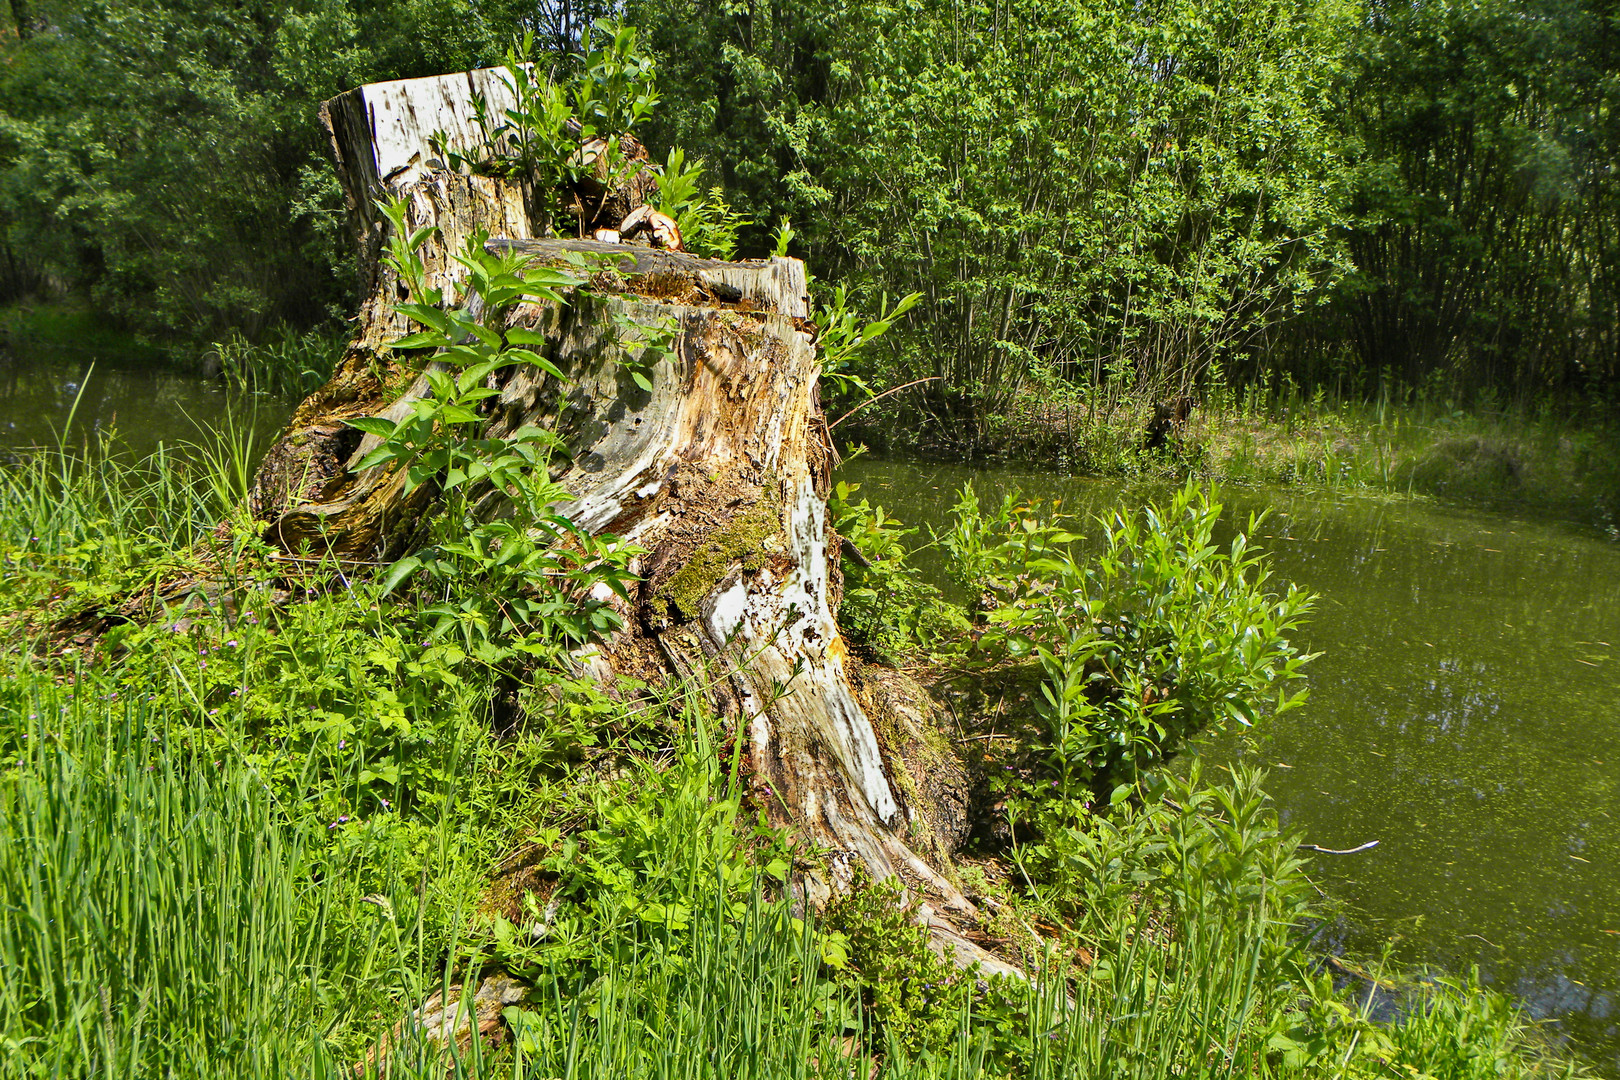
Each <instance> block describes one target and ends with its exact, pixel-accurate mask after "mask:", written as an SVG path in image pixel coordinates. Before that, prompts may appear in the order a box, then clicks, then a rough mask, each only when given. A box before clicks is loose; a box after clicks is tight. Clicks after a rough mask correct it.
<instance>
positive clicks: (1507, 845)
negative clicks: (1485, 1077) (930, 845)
mask: <svg viewBox="0 0 1620 1080" xmlns="http://www.w3.org/2000/svg"><path fill="white" fill-rule="evenodd" d="M970 477H971V478H972V479H973V480H974V483H975V485H976V487H977V488H978V490H979V492H980V495H981V497H984V496H990V497H991V498H995V499H999V498H1000V495H1001V493H1002V492H1003V491H1005V490H1007V489H1008V488H1009V487H1010V486H1012V485H1013V484H1017V485H1019V486H1020V487H1022V488H1023V490H1024V491H1025V492H1027V493H1030V494H1035V495H1039V496H1042V497H1045V498H1061V499H1062V500H1063V501H1064V504H1065V506H1066V507H1067V509H1069V510H1070V511H1071V512H1074V513H1077V514H1080V515H1083V516H1087V517H1089V516H1090V515H1093V514H1097V513H1107V512H1109V511H1111V510H1112V509H1113V508H1115V507H1118V506H1121V505H1129V504H1139V503H1140V502H1141V501H1142V499H1143V498H1144V497H1148V496H1150V495H1152V494H1153V492H1152V491H1151V490H1147V489H1141V488H1138V489H1135V490H1132V489H1128V488H1123V487H1121V486H1120V485H1117V484H1107V483H1098V482H1095V481H1083V480H1072V479H1067V478H1061V477H1055V476H1043V475H1038V474H1012V473H1004V472H996V473H978V474H975V473H973V472H970V471H969V470H966V469H960V468H950V467H932V466H930V467H915V466H905V465H892V464H887V463H875V462H868V461H861V460H857V461H854V462H851V463H850V464H849V465H848V466H846V468H845V469H844V471H843V472H842V473H841V474H840V479H846V480H852V481H856V482H859V483H860V484H861V494H862V495H865V496H869V497H870V498H872V500H873V501H874V502H881V503H882V504H883V505H884V506H885V508H887V509H888V510H889V511H890V512H892V513H894V514H896V515H897V516H899V517H900V518H901V519H902V520H903V521H906V522H907V523H908V524H927V523H936V524H938V523H941V522H943V521H945V520H946V519H947V518H948V516H949V508H950V506H951V504H952V502H954V494H955V491H956V489H957V488H958V487H959V486H960V484H961V483H962V482H963V481H964V480H966V479H969V478H970ZM1225 501H1226V502H1227V504H1228V507H1229V511H1228V515H1227V519H1228V521H1229V522H1230V521H1234V520H1240V519H1246V518H1247V516H1248V514H1249V513H1251V512H1257V511H1259V510H1261V509H1263V508H1264V507H1265V505H1266V504H1267V503H1271V504H1272V505H1273V507H1274V511H1273V513H1272V515H1271V516H1270V517H1269V518H1268V519H1266V520H1265V521H1264V522H1263V523H1262V525H1261V526H1260V528H1259V529H1258V530H1257V538H1258V539H1259V540H1260V541H1261V543H1262V544H1263V546H1264V547H1266V548H1267V549H1268V550H1270V551H1271V552H1272V553H1273V565H1274V567H1275V570H1276V573H1277V575H1278V578H1279V580H1278V585H1279V587H1281V586H1284V585H1286V583H1288V582H1295V583H1297V584H1299V585H1300V586H1301V587H1303V588H1305V589H1308V590H1310V591H1312V592H1315V593H1317V594H1319V597H1320V599H1319V601H1318V604H1317V608H1316V611H1315V613H1314V614H1313V615H1312V617H1311V618H1310V620H1309V625H1308V628H1307V632H1306V634H1305V640H1304V642H1303V644H1305V645H1306V646H1307V647H1309V648H1311V649H1313V650H1319V651H1321V652H1322V654H1323V655H1322V656H1321V657H1320V658H1319V659H1318V660H1317V661H1315V662H1314V663H1313V664H1312V665H1311V666H1310V668H1309V673H1310V687H1311V700H1310V702H1309V704H1308V705H1306V706H1305V707H1304V708H1303V709H1300V710H1298V711H1296V712H1294V713H1291V714H1289V715H1287V716H1285V717H1283V718H1282V719H1281V720H1279V721H1277V722H1276V723H1274V724H1271V725H1269V727H1268V730H1267V731H1266V733H1265V736H1264V741H1263V742H1262V743H1261V744H1259V745H1254V744H1253V743H1247V742H1245V741H1244V740H1241V739H1236V738H1229V739H1226V740H1223V741H1221V742H1219V743H1217V744H1216V745H1215V746H1213V747H1211V748H1210V749H1209V750H1208V751H1207V753H1209V754H1211V755H1213V756H1215V757H1217V758H1226V759H1230V758H1233V757H1247V758H1249V759H1250V760H1255V761H1257V762H1259V763H1261V764H1263V765H1265V766H1266V767H1267V768H1268V769H1269V770H1270V780H1269V783H1268V788H1269V790H1270V791H1271V792H1272V794H1273V795H1274V796H1275V797H1276V800H1277V804H1278V807H1279V809H1280V811H1281V814H1282V817H1283V819H1284V820H1285V821H1287V822H1289V823H1291V824H1297V825H1300V826H1302V827H1304V828H1306V829H1307V830H1308V831H1309V833H1310V838H1311V840H1312V842H1314V843H1317V844H1320V845H1322V846H1323V847H1328V848H1338V849H1344V848H1351V847H1355V846H1356V845H1358V844H1361V843H1364V842H1365V841H1368V840H1374V839H1376V840H1378V841H1380V843H1379V846H1378V847H1377V848H1374V849H1372V850H1371V851H1367V852H1363V853H1361V854H1358V855H1351V856H1342V857H1335V856H1330V855H1322V856H1318V857H1317V858H1316V860H1315V863H1314V875H1315V876H1316V877H1317V879H1318V881H1319V883H1320V884H1322V886H1323V887H1324V888H1325V889H1326V890H1327V891H1328V892H1329V893H1330V894H1331V895H1333V896H1334V897H1336V898H1338V899H1340V900H1342V901H1343V902H1344V904H1345V906H1346V914H1345V916H1344V917H1343V919H1341V920H1340V921H1339V922H1338V923H1336V924H1334V925H1332V926H1331V927H1326V928H1323V935H1324V939H1325V940H1329V941H1332V942H1334V943H1335V944H1336V945H1338V946H1340V947H1342V948H1344V949H1347V950H1349V951H1351V952H1360V953H1365V954H1370V955H1376V954H1377V953H1378V950H1379V947H1380V946H1381V944H1382V943H1383V942H1384V941H1385V940H1387V939H1390V938H1396V939H1398V943H1397V957H1398V958H1399V959H1400V960H1402V961H1403V962H1406V963H1435V964H1439V965H1443V966H1444V967H1446V968H1449V969H1450V970H1452V971H1462V970H1465V969H1466V968H1467V967H1468V966H1470V965H1474V964H1477V965H1479V967H1480V970H1481V974H1482V976H1483V977H1484V978H1486V979H1487V980H1489V981H1491V982H1493V983H1494V984H1495V985H1497V986H1499V987H1501V988H1503V989H1506V990H1510V991H1512V992H1514V993H1516V994H1518V995H1519V996H1520V997H1521V998H1523V999H1524V1000H1525V1001H1526V1002H1527V1003H1528V1004H1529V1005H1530V1007H1531V1008H1532V1009H1533V1011H1534V1012H1535V1013H1536V1014H1537V1015H1540V1016H1551V1017H1558V1018H1560V1020H1561V1023H1562V1025H1563V1026H1564V1028H1565V1029H1566V1030H1567V1031H1569V1032H1570V1033H1571V1035H1572V1037H1574V1038H1575V1039H1576V1040H1577V1042H1578V1043H1580V1044H1581V1045H1582V1046H1583V1047H1584V1048H1585V1049H1586V1050H1587V1052H1588V1053H1590V1054H1592V1055H1593V1056H1595V1057H1597V1058H1599V1059H1602V1060H1606V1061H1609V1062H1614V1063H1620V1015H1617V1012H1616V998H1617V997H1620V890H1617V888H1616V885H1617V883H1620V871H1617V869H1616V868H1617V867H1620V822H1617V820H1616V815H1617V814H1620V724H1617V723H1616V720H1617V719H1620V547H1617V546H1616V545H1614V544H1613V543H1610V542H1607V541H1605V540H1603V539H1602V538H1601V537H1600V536H1598V535H1597V534H1596V533H1593V532H1590V531H1587V530H1584V529H1581V528H1579V527H1577V526H1570V525H1563V524H1559V523H1554V522H1545V521H1524V520H1517V519H1514V518H1511V517H1505V516H1500V515H1495V514H1485V513H1478V512H1473V511H1466V510H1456V509H1446V508H1441V507H1436V506H1432V505H1418V504H1411V503H1406V502H1399V501H1396V502H1391V501H1385V500H1376V499H1368V498H1333V497H1317V496H1302V495H1300V494H1297V493H1291V492H1282V493H1274V494H1269V495H1260V494H1256V493H1253V492H1237V491H1234V492H1228V493H1226V496H1225ZM1092 531H1095V530H1092ZM923 562H924V564H925V566H927V565H928V564H929V562H930V557H929V556H927V555H925V556H924V557H923ZM933 569H934V570H935V571H936V572H937V564H935V565H934V566H933Z"/></svg>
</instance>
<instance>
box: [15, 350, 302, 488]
mask: <svg viewBox="0 0 1620 1080" xmlns="http://www.w3.org/2000/svg"><path fill="white" fill-rule="evenodd" d="M97 352H98V354H92V353H90V352H88V351H80V350H75V349H64V348H59V347H58V348H52V347H47V346H42V345H30V344H28V343H26V342H20V343H19V342H14V343H11V344H9V345H0V452H4V451H8V450H13V451H14V450H17V449H21V448H25V447H31V446H56V445H57V443H58V439H59V438H63V437H65V439H66V442H67V444H68V445H70V446H84V445H91V446H94V445H96V444H97V443H98V441H99V439H100V436H101V435H103V434H116V435H117V438H118V442H119V443H120V444H121V445H122V447H123V448H124V449H126V450H128V451H129V452H130V453H133V454H138V455H145V454H149V453H151V452H152V451H153V450H154V449H156V448H157V445H158V443H159V442H163V443H167V444H170V445H171V446H172V445H176V444H179V443H184V442H195V441H198V440H200V439H203V438H204V437H205V436H206V428H207V427H208V426H211V425H216V424H219V423H221V422H222V420H223V419H224V418H225V417H226V415H227V414H229V415H230V416H232V417H233V418H234V419H235V421H236V422H237V423H238V424H241V425H245V426H247V427H248V428H250V429H251V430H252V431H253V432H254V433H255V435H256V441H257V444H258V446H259V448H260V450H261V452H262V451H263V449H265V448H266V447H267V446H268V441H269V439H270V438H271V437H273V436H274V435H275V433H276V431H277V430H278V429H279V428H280V427H281V425H282V424H283V423H285V422H286V419H287V417H288V415H289V414H290V413H291V411H292V407H291V404H290V403H288V402H285V401H281V400H279V399H276V398H270V397H267V396H265V395H254V394H233V393H230V392H228V391H227V390H226V389H225V387H224V385H223V384H222V383H221V382H220V381H219V380H218V379H209V378H205V377H203V376H201V375H198V374H196V373H195V372H193V371H189V370H187V369H185V368H182V367H177V366H176V367H169V366H164V365H154V364H153V362H152V360H151V359H150V358H147V357H139V356H131V355H121V354H119V353H117V352H111V353H109V352H108V351H106V350H98V351H97ZM70 419H71V423H70ZM0 460H3V458H0Z"/></svg>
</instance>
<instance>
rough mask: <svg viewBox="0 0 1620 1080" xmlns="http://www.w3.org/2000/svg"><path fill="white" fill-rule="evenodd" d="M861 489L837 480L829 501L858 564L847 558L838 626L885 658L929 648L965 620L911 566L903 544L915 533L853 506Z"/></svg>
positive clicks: (877, 510)
mask: <svg viewBox="0 0 1620 1080" xmlns="http://www.w3.org/2000/svg"><path fill="white" fill-rule="evenodd" d="M859 490H860V485H859V484H851V483H847V482H845V481H839V483H838V485H837V486H836V487H835V488H834V489H833V493H832V497H831V498H830V499H829V500H828V501H827V512H828V514H829V515H830V516H831V518H832V521H833V528H834V529H836V530H837V531H838V534H839V535H840V536H842V537H844V538H845V539H847V540H848V541H849V542H850V543H852V544H854V545H855V548H856V550H858V551H859V552H860V553H861V559H862V560H864V561H861V560H856V559H847V558H846V559H845V560H844V563H843V566H844V599H843V603H842V605H841V606H840V608H839V612H838V626H839V629H840V630H841V631H843V633H844V634H845V636H847V637H848V638H849V639H850V640H851V641H853V642H855V643H857V644H859V645H864V646H866V647H867V648H870V649H873V650H875V651H876V652H878V653H880V654H884V655H891V656H893V655H897V654H903V653H905V652H908V651H911V650H914V649H917V648H929V647H931V646H934V645H936V644H939V643H941V642H942V641H944V640H945V637H946V635H947V634H949V633H950V632H952V631H961V630H962V629H964V628H965V620H964V619H963V618H962V617H961V614H960V612H958V611H957V609H956V608H955V607H953V606H952V605H950V604H948V603H946V602H945V601H944V599H943V598H942V597H941V595H940V592H939V589H937V588H935V587H934V586H933V585H931V584H929V583H928V582H927V581H926V580H925V579H924V578H923V575H922V572H921V571H920V570H918V569H917V567H916V566H914V565H912V563H911V561H910V557H911V551H910V549H908V548H907V546H906V539H907V538H908V537H911V536H915V535H916V534H917V530H916V529H915V528H910V529H908V528H905V527H903V526H902V525H901V523H900V522H898V521H896V520H895V519H894V518H891V517H889V516H888V515H887V514H886V513H885V512H884V510H883V507H881V506H873V505H872V504H871V503H870V502H869V501H868V500H867V499H865V498H862V499H861V501H860V502H854V501H853V496H854V495H855V493H856V492H857V491H859Z"/></svg>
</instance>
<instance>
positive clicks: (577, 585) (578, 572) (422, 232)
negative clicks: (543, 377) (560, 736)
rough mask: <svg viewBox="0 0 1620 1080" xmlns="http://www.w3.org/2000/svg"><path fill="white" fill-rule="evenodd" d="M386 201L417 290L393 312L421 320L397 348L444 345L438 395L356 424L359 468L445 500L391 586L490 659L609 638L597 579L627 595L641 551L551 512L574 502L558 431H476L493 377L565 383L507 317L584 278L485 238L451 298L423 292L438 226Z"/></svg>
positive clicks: (611, 618)
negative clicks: (520, 373) (429, 598)
mask: <svg viewBox="0 0 1620 1080" xmlns="http://www.w3.org/2000/svg"><path fill="white" fill-rule="evenodd" d="M381 209H382V210H383V213H384V214H385V215H386V216H387V218H388V220H389V221H390V222H392V224H393V230H392V235H391V236H390V239H389V250H388V255H387V262H388V265H389V266H391V267H392V268H393V269H394V271H395V272H396V273H397V274H398V275H399V278H400V281H401V282H403V283H404V284H405V286H406V287H407V289H408V290H409V294H410V296H411V298H412V299H411V302H409V303H403V304H400V305H398V310H399V311H400V312H402V313H403V314H405V315H407V316H409V317H410V318H411V319H414V320H415V321H416V322H418V323H419V324H421V326H422V329H421V330H419V331H417V332H415V333H413V334H410V335H408V336H407V337H404V338H401V339H400V340H399V341H396V342H394V345H393V347H394V348H396V349H411V350H415V349H433V350H436V351H435V352H434V354H433V358H432V359H433V362H432V363H431V364H430V365H429V366H428V368H427V370H426V376H427V379H428V382H429V385H430V387H431V390H432V393H431V396H428V397H424V398H419V399H417V400H415V401H413V402H412V403H411V412H410V414H409V415H407V416H405V417H404V418H403V419H400V420H398V421H392V420H389V419H387V418H385V417H367V418H364V419H359V420H351V421H349V423H350V425H351V426H353V427H356V428H358V429H360V430H361V431H364V432H367V433H368V434H372V435H375V436H377V437H378V438H380V439H381V440H382V442H381V444H380V445H379V446H378V447H377V448H376V449H375V450H373V451H372V452H371V453H369V454H367V455H366V456H365V458H364V459H362V460H361V462H360V463H359V465H358V466H357V468H359V469H368V468H372V467H374V466H378V465H388V464H392V465H393V466H394V467H395V468H397V469H401V470H403V471H404V474H405V478H404V482H405V485H406V490H407V491H409V490H413V489H415V488H416V487H418V486H420V485H422V484H428V483H431V484H433V485H435V486H436V488H437V491H436V495H437V498H438V507H437V511H436V512H435V513H433V514H432V515H430V517H429V519H428V528H429V530H430V533H429V537H428V540H429V542H428V544H427V545H426V546H425V547H423V548H422V549H420V550H418V551H417V552H416V553H414V554H412V555H407V556H406V557H404V558H402V559H400V560H399V561H397V562H395V563H394V564H393V565H392V567H390V568H389V570H388V573H387V574H386V576H385V577H384V579H383V592H384V594H385V595H386V594H388V593H391V592H394V591H395V590H396V589H398V588H400V587H401V586H402V585H404V584H405V583H406V582H408V581H411V580H413V579H426V581H427V582H429V583H431V587H432V588H431V595H436V596H437V597H438V599H437V600H435V601H434V602H433V603H431V604H430V605H429V606H427V607H426V608H425V609H424V610H423V612H422V614H423V616H424V617H425V618H426V619H427V620H428V622H429V624H430V626H431V631H430V632H431V636H432V637H434V638H441V637H443V636H445V635H447V634H450V633H452V632H454V633H456V634H458V635H459V636H460V637H461V639H462V641H463V642H464V645H465V648H466V650H467V652H468V653H469V654H471V655H472V656H473V657H474V658H476V659H479V660H482V661H485V662H488V663H495V662H498V661H500V660H502V659H504V658H506V657H507V656H510V655H511V654H512V653H513V652H514V651H523V652H530V653H543V652H547V651H549V650H550V649H552V648H553V647H555V646H556V645H557V644H559V643H567V642H579V641H584V640H587V639H589V638H591V637H593V636H596V635H600V634H603V633H606V632H610V631H611V630H613V629H615V628H617V626H618V625H619V619H618V616H617V615H616V614H614V612H613V611H612V609H611V608H610V607H608V605H607V603H606V602H605V601H604V600H603V599H602V598H601V597H600V596H599V595H598V593H599V590H598V589H597V586H598V585H605V586H606V587H607V588H608V589H609V590H611V591H612V592H613V593H615V594H617V595H619V596H621V597H622V596H624V595H625V582H626V581H628V580H630V579H631V578H632V576H633V575H632V574H631V572H630V570H629V566H628V564H629V560H630V558H631V557H632V556H633V555H635V554H637V553H638V552H639V549H637V548H634V547H631V546H628V545H625V544H622V543H620V542H619V540H618V539H617V538H616V537H614V536H612V535H610V534H603V535H600V536H593V535H591V534H590V533H589V532H587V531H585V530H583V529H580V528H578V527H577V526H576V525H574V523H573V522H571V521H569V519H568V518H567V517H566V516H564V515H563V514H561V513H559V512H558V511H557V510H556V509H555V508H556V506H557V505H558V504H560V503H564V502H568V501H570V500H571V499H572V498H573V496H572V495H570V494H569V492H568V491H567V489H565V488H563V487H562V486H561V485H559V484H557V483H555V482H554V481H553V480H552V479H551V463H552V461H553V459H554V458H555V457H556V456H557V455H558V454H559V453H560V452H561V450H562V448H561V445H560V443H559V441H558V439H557V437H556V436H555V435H554V434H552V433H551V432H548V431H546V430H544V429H542V428H538V427H535V426H532V425H528V426H524V427H522V428H519V429H518V430H517V431H514V432H512V433H511V434H510V435H507V436H505V437H502V438H489V437H483V436H481V435H480V432H481V430H482V428H483V427H484V425H485V424H486V422H487V419H488V418H487V417H486V416H485V415H484V414H483V413H482V412H481V411H480V403H481V402H484V401H486V400H487V399H489V398H493V397H496V396H498V395H499V393H500V391H499V390H498V389H495V388H494V387H493V386H492V385H490V384H491V381H492V379H491V377H492V376H493V375H495V373H496V372H498V371H501V370H502V369H504V368H509V367H513V366H515V365H518V364H530V365H533V366H535V367H538V368H539V369H541V370H542V371H544V372H546V373H547V374H548V375H550V376H552V377H553V378H556V379H562V378H563V377H564V376H563V373H562V372H561V371H560V370H559V369H558V368H557V366H556V365H555V364H553V363H552V362H551V361H550V360H549V359H547V358H546V357H545V356H544V355H542V354H541V353H539V352H537V351H535V349H534V346H537V345H542V344H544V341H545V339H544V337H543V335H541V334H539V333H538V332H536V331H533V330H526V329H523V328H520V327H506V326H505V322H506V314H507V312H508V311H509V310H510V309H511V307H512V306H513V305H515V304H517V303H518V302H520V301H523V300H549V301H552V302H554V303H559V304H561V303H566V302H567V301H566V300H564V298H563V296H562V294H561V293H559V292H558V291H557V290H558V289H563V288H577V287H578V286H580V285H582V284H583V283H584V278H582V277H578V276H576V275H573V274H570V273H566V272H564V271H560V270H554V269H549V268H545V267H538V266H534V265H532V264H527V263H525V262H524V261H523V259H522V258H521V257H518V256H514V255H512V254H510V253H508V254H504V255H492V254H490V253H489V252H487V251H485V250H484V241H485V240H486V239H487V237H486V236H485V235H484V234H483V233H482V232H479V233H476V234H474V235H473V236H472V237H470V238H469V239H468V241H467V245H466V247H465V249H464V250H463V251H462V252H461V253H460V254H457V255H456V256H455V259H456V261H457V262H459V263H460V264H461V265H462V266H463V267H465V268H466V270H467V289H466V291H465V292H464V293H463V294H462V295H461V296H460V297H459V298H457V299H455V300H454V301H453V302H451V303H446V302H445V296H444V294H443V292H442V290H440V289H437V288H430V287H428V285H427V283H426V280H425V271H424V267H423V263H422V259H421V257H420V255H419V254H418V252H419V250H420V249H421V247H422V245H423V244H424V243H426V242H427V240H428V239H429V238H430V237H431V236H432V235H433V234H434V232H435V229H434V228H433V227H427V228H422V229H417V230H415V231H414V232H411V231H409V230H408V228H407V226H406V223H405V204H404V202H403V201H398V202H394V203H391V204H382V205H381Z"/></svg>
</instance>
